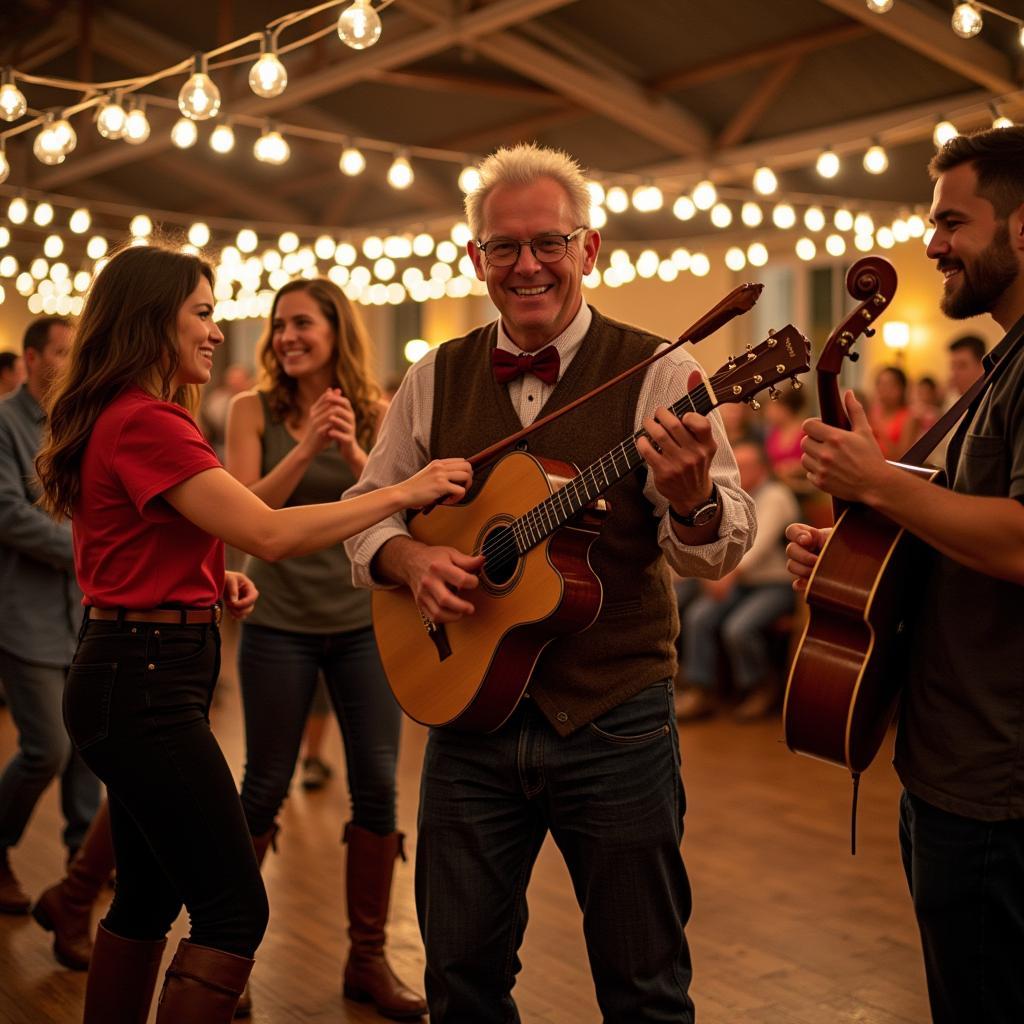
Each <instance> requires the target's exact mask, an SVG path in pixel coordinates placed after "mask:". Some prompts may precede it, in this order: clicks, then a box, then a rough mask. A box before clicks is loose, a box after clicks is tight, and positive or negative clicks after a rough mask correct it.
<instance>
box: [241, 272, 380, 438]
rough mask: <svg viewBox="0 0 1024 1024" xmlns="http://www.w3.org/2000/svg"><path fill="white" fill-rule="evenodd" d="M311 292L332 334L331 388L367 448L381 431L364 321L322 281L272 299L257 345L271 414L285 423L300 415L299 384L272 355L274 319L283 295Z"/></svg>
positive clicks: (291, 286)
mask: <svg viewBox="0 0 1024 1024" xmlns="http://www.w3.org/2000/svg"><path fill="white" fill-rule="evenodd" d="M289 292H307V293H308V294H309V295H310V296H311V297H312V298H313V300H314V301H315V302H316V304H317V305H318V306H319V307H320V312H321V313H323V315H324V317H325V318H326V319H327V321H328V323H330V325H331V327H332V328H333V330H334V363H333V365H332V366H331V387H338V388H341V391H342V394H344V396H345V397H346V398H347V399H348V400H349V401H350V402H351V403H352V409H353V411H354V412H355V414H356V437H357V439H358V440H359V443H360V444H361V445H362V446H363V448H366V449H368V448H369V447H370V445H371V444H373V438H374V435H375V434H376V432H377V418H378V414H379V406H378V403H379V401H380V395H381V391H380V385H378V383H377V380H376V377H375V376H374V373H373V371H372V370H371V369H370V336H369V334H367V331H366V328H365V327H364V326H363V321H362V318H361V317H360V316H359V314H358V313H357V312H356V310H355V308H354V307H353V305H352V303H351V302H349V300H348V298H347V297H346V295H345V293H344V292H343V291H342V290H341V289H340V288H339V287H338V286H337V285H336V284H335V283H334V282H333V281H329V280H327V279H325V278H322V277H317V278H313V279H312V280H310V281H306V280H298V281H289V282H288V284H286V285H285V286H284V287H283V288H281V289H280V291H278V293H277V294H276V295H275V296H274V304H273V306H271V308H270V318H269V319H268V321H267V327H266V330H265V331H264V332H263V337H262V338H261V339H260V343H259V348H258V352H259V366H260V380H259V388H260V390H261V391H264V392H266V394H267V399H268V401H269V404H270V410H271V412H272V413H273V415H274V416H275V417H276V418H277V419H278V420H281V421H285V420H287V419H289V418H290V417H292V416H294V415H295V413H296V412H297V411H298V399H297V394H298V386H299V385H298V381H296V380H295V378H294V377H289V376H288V374H287V373H285V372H284V368H283V367H282V366H281V363H280V360H278V358H277V353H276V352H275V351H274V345H273V339H274V317H275V316H276V315H277V304H278V302H279V301H280V300H281V296H282V295H287V294H289Z"/></svg>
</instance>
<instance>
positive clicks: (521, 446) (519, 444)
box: [516, 437, 530, 452]
mask: <svg viewBox="0 0 1024 1024" xmlns="http://www.w3.org/2000/svg"><path fill="white" fill-rule="evenodd" d="M529 447H530V442H529V441H527V440H526V438H525V437H524V438H523V439H522V441H516V451H520V452H525V451H526V450H527V448H529Z"/></svg>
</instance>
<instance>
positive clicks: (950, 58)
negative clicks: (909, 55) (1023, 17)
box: [818, 0, 1020, 94]
mask: <svg viewBox="0 0 1024 1024" xmlns="http://www.w3.org/2000/svg"><path fill="white" fill-rule="evenodd" d="M818 2H819V3H823V4H825V6H826V7H831V8H832V10H834V11H839V12H841V13H842V14H845V15H847V17H850V18H854V19H855V20H857V21H859V22H861V23H862V24H864V25H867V26H868V27H869V28H871V29H873V30H874V31H875V32H879V33H881V34H882V35H884V36H888V37H889V38H890V39H895V40H896V42H898V43H900V44H901V45H903V46H905V47H907V49H908V50H913V51H915V52H916V53H920V54H921V55H922V56H925V57H928V58H929V59H930V60H933V61H935V62H936V63H937V64H941V65H942V66H943V67H945V68H948V69H949V70H950V71H955V72H956V73H957V74H958V75H962V76H963V77H964V78H966V79H967V80H968V81H969V82H974V83H976V84H977V85H981V86H984V88H986V89H988V90H989V91H990V92H994V93H998V94H1002V93H1009V92H1013V91H1014V90H1016V89H1017V88H1019V84H1020V83H1019V79H1018V77H1017V76H1016V75H1015V74H1014V71H1013V66H1012V65H1011V63H1010V58H1009V57H1007V56H1006V54H1005V53H1003V52H1002V51H1001V50H997V49H996V48H995V47H994V46H990V45H989V44H988V43H986V42H985V41H984V40H983V39H961V38H960V37H959V36H957V35H956V34H955V33H954V32H953V30H952V29H951V28H950V27H949V18H948V16H943V15H941V14H939V12H938V11H934V12H933V11H926V10H924V9H922V8H919V7H914V6H913V5H912V4H910V3H907V2H906V0H904V2H903V3H898V4H895V5H894V6H893V8H892V10H890V11H888V12H887V13H886V14H875V13H874V12H872V11H870V10H868V8H867V5H866V4H865V3H864V0H818Z"/></svg>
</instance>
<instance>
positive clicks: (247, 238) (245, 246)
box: [235, 228, 334, 253]
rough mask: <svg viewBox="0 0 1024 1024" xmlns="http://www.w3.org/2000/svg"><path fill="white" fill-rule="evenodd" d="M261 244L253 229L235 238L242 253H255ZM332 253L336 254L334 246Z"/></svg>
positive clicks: (242, 231)
mask: <svg viewBox="0 0 1024 1024" xmlns="http://www.w3.org/2000/svg"><path fill="white" fill-rule="evenodd" d="M259 244H260V239H259V235H257V234H256V232H255V231H253V229H252V228H242V230H241V231H239V232H238V235H237V237H236V238H235V245H237V246H238V248H239V249H240V250H241V251H242V252H255V251H256V247H257V246H258V245H259ZM331 252H332V253H333V252H334V246H333V245H332V246H331Z"/></svg>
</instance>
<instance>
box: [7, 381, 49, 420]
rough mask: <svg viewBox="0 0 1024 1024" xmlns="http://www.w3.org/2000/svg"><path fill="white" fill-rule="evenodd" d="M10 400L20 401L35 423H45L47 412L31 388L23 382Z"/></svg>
mask: <svg viewBox="0 0 1024 1024" xmlns="http://www.w3.org/2000/svg"><path fill="white" fill-rule="evenodd" d="M8 401H9V402H20V403H21V407H22V408H23V409H24V410H25V412H27V413H28V414H29V416H31V417H32V420H33V422H35V423H45V422H46V413H45V412H44V411H43V407H42V406H41V405H40V404H39V403H38V402H37V401H36V400H35V399H34V398H33V397H32V393H31V392H30V391H29V389H28V388H27V387H26V386H25V385H24V384H22V385H21V386H20V387H19V388H18V390H17V391H16V392H15V393H14V394H13V395H11V397H10V398H9V399H8Z"/></svg>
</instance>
